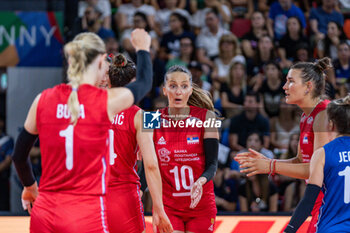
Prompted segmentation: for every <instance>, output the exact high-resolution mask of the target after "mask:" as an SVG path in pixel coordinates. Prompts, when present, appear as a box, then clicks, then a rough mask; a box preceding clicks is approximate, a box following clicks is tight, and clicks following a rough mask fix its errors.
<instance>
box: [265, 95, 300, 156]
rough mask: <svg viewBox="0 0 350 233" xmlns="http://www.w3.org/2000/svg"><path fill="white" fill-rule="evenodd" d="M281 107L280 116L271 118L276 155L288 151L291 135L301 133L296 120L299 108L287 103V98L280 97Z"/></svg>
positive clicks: (272, 139)
mask: <svg viewBox="0 0 350 233" xmlns="http://www.w3.org/2000/svg"><path fill="white" fill-rule="evenodd" d="M279 108H280V112H279V115H278V117H274V118H272V119H270V124H271V131H270V133H271V146H272V147H273V148H274V153H275V155H276V157H279V156H280V155H281V154H283V153H286V152H287V149H288V143H289V142H290V135H291V134H296V133H299V125H298V122H297V120H296V118H297V117H296V116H297V108H296V107H295V106H294V105H290V104H287V103H286V99H285V98H281V99H280V104H279ZM298 138H299V136H298ZM293 157H294V156H293Z"/></svg>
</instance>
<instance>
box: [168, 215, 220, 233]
mask: <svg viewBox="0 0 350 233" xmlns="http://www.w3.org/2000/svg"><path fill="white" fill-rule="evenodd" d="M167 215H168V217H169V220H170V222H171V224H172V225H173V228H174V231H183V232H187V231H190V232H193V233H206V232H208V233H213V232H214V225H215V217H216V215H215V214H212V215H210V214H208V215H207V216H196V217H183V216H179V215H173V214H171V213H167Z"/></svg>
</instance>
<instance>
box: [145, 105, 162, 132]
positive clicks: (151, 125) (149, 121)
mask: <svg viewBox="0 0 350 233" xmlns="http://www.w3.org/2000/svg"><path fill="white" fill-rule="evenodd" d="M160 116H161V113H159V110H157V111H156V112H143V128H144V129H159V128H160Z"/></svg>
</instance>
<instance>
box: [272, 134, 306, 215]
mask: <svg viewBox="0 0 350 233" xmlns="http://www.w3.org/2000/svg"><path fill="white" fill-rule="evenodd" d="M298 143H299V133H293V134H291V135H290V136H289V142H288V150H287V151H286V152H285V153H283V154H282V155H281V159H291V158H294V157H295V156H296V155H297V153H298ZM274 182H275V183H277V186H278V189H279V195H281V196H282V197H283V198H282V207H283V208H281V209H282V210H283V211H285V212H289V211H292V210H293V208H294V207H295V206H296V204H297V203H298V201H299V200H300V198H301V197H302V196H303V195H304V191H305V187H306V183H305V181H303V180H298V179H295V178H291V177H288V176H283V175H279V174H277V175H275V177H274Z"/></svg>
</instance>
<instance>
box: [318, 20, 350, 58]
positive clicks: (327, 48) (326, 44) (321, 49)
mask: <svg viewBox="0 0 350 233" xmlns="http://www.w3.org/2000/svg"><path fill="white" fill-rule="evenodd" d="M345 39H346V37H345V35H344V32H343V28H342V26H341V25H340V24H338V23H336V22H333V21H331V22H329V23H328V26H327V34H326V37H325V38H324V39H322V40H320V41H319V42H318V43H317V53H318V57H319V58H323V57H330V58H331V59H332V60H335V59H337V58H338V45H339V43H340V41H341V40H345Z"/></svg>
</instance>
